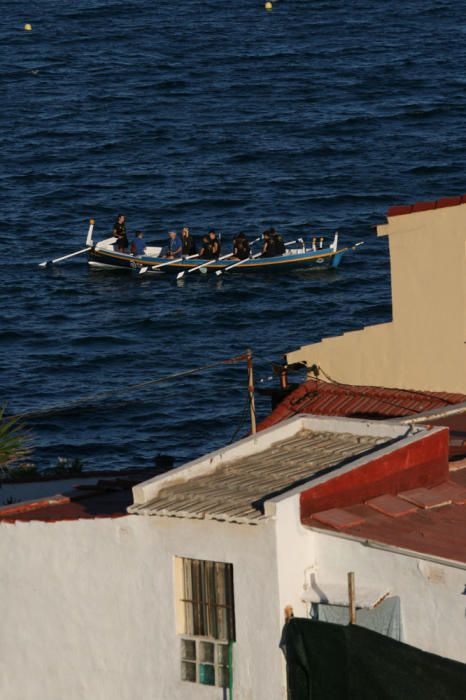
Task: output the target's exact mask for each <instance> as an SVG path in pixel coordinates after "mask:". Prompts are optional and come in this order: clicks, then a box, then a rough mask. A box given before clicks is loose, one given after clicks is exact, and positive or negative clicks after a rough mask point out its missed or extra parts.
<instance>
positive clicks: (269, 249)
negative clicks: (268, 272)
mask: <svg viewBox="0 0 466 700" xmlns="http://www.w3.org/2000/svg"><path fill="white" fill-rule="evenodd" d="M112 235H113V237H114V238H116V242H115V250H117V251H118V252H120V253H127V252H128V250H129V252H131V253H132V254H133V255H135V256H138V257H139V256H141V255H144V254H145V252H146V244H145V242H144V235H143V233H142V231H136V233H135V234H134V240H133V241H132V242H131V245H130V243H129V240H128V237H127V235H126V218H125V215H124V214H119V215H118V216H117V218H116V221H115V224H114V226H113V230H112ZM262 240H263V244H262V252H261V254H260V257H263V258H272V257H276V256H278V255H283V254H284V253H285V243H284V241H283V238H282V236H281V235H280V234H279V233H277V231H275V229H274V228H269V229H267V231H264V233H263V234H262ZM220 254H221V241H220V238H219V236H218V235H217V233H216V232H215V231H214V229H211V230H210V231H209V233H208V234H206V235H205V236H202V240H201V244H200V247H199V249H197V246H196V241H195V240H194V238H193V236H191V234H190V232H189V228H188V227H187V226H185V227H184V228H183V229H182V230H181V236H178V234H177V233H176V231H170V232H169V234H168V241H167V245H166V247H165V248H164V249H163V251H162V256H161V257H165V258H178V257H182V256H188V257H189V256H191V255H197V256H198V257H199V258H202V259H205V260H216V259H217V258H219V257H220ZM250 255H251V245H250V243H249V241H248V239H247V238H246V236H245V234H244V233H238V235H237V236H235V238H234V239H233V250H232V253H231V258H232V259H236V260H246V258H249V257H250Z"/></svg>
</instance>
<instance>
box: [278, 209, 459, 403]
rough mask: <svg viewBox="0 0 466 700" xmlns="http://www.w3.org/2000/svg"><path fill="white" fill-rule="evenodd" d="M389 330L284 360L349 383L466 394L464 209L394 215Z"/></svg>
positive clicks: (331, 341) (386, 230) (348, 336)
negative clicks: (306, 366) (310, 367)
mask: <svg viewBox="0 0 466 700" xmlns="http://www.w3.org/2000/svg"><path fill="white" fill-rule="evenodd" d="M377 233H378V235H380V236H384V235H388V236H389V237H390V238H389V243H390V261H391V277H392V313H393V321H392V322H391V323H386V324H380V325H376V326H369V327H367V328H364V329H362V330H359V331H354V332H351V333H345V334H344V335H342V336H338V337H332V338H326V339H324V340H323V341H321V342H320V343H315V344H314V345H307V346H303V347H301V348H299V349H298V350H296V351H294V352H290V353H288V354H287V361H288V362H290V363H291V362H299V361H306V362H307V365H308V366H311V365H312V364H314V363H316V364H318V365H320V366H321V367H322V368H323V369H324V370H325V371H326V372H327V373H328V374H329V375H330V376H331V377H332V378H334V379H336V380H338V381H341V382H346V383H349V384H362V385H371V384H373V385H377V386H390V387H399V388H402V389H424V390H431V391H452V392H464V393H466V204H461V205H458V206H453V207H445V208H441V209H434V210H429V211H425V212H417V213H412V214H405V215H402V216H394V217H391V218H390V219H389V220H388V223H387V224H384V225H382V226H378V229H377Z"/></svg>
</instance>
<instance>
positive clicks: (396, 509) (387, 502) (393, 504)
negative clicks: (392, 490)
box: [366, 493, 417, 518]
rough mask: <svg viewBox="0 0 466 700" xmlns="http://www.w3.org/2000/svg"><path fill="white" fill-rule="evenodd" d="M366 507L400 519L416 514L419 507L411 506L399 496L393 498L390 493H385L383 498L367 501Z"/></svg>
mask: <svg viewBox="0 0 466 700" xmlns="http://www.w3.org/2000/svg"><path fill="white" fill-rule="evenodd" d="M366 505H367V506H369V507H370V508H373V509H374V510H376V511H378V512H379V513H383V515H389V516H390V517H391V518H400V517H401V516H403V515H408V513H415V512H416V510H417V507H416V506H415V505H413V504H409V503H408V502H407V501H406V500H403V499H402V498H398V496H392V495H391V494H389V493H385V494H383V495H382V496H377V498H371V500H370V501H366Z"/></svg>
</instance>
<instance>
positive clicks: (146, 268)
mask: <svg viewBox="0 0 466 700" xmlns="http://www.w3.org/2000/svg"><path fill="white" fill-rule="evenodd" d="M148 269H149V268H148V267H141V268H140V269H139V274H140V275H144V274H145V273H146V272H147V270H148Z"/></svg>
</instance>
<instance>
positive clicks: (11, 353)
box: [0, 0, 466, 468]
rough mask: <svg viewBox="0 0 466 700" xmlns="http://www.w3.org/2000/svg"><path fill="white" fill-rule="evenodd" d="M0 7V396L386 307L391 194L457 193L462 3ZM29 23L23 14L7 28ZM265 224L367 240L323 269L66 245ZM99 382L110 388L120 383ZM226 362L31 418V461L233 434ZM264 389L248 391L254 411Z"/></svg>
mask: <svg viewBox="0 0 466 700" xmlns="http://www.w3.org/2000/svg"><path fill="white" fill-rule="evenodd" d="M25 8H26V3H18V2H6V3H3V4H2V10H3V16H2V24H1V26H0V39H1V41H0V67H1V85H2V93H3V99H2V109H1V110H0V127H1V130H0V134H1V137H0V138H1V156H2V168H1V172H0V203H1V213H2V218H3V227H2V242H3V255H2V259H3V260H2V285H1V291H0V295H1V296H0V304H1V333H0V349H1V357H0V372H1V377H0V383H1V396H2V400H3V401H5V402H8V409H9V411H10V412H19V411H31V410H37V409H41V408H45V407H47V406H50V405H53V404H57V403H60V404H61V403H66V402H68V401H73V400H74V399H76V398H80V397H84V396H88V395H92V394H94V393H96V392H100V391H104V390H111V389H117V388H118V389H123V388H124V387H125V386H127V385H130V384H134V383H137V382H142V381H145V380H148V379H152V378H156V377H158V376H161V375H164V374H168V373H171V372H174V371H177V370H184V369H189V368H191V367H195V366H197V365H200V364H205V363H208V362H212V361H215V359H217V358H224V357H229V356H231V355H235V354H237V353H239V352H242V351H243V350H244V349H245V348H246V347H248V346H250V347H251V348H252V349H253V350H254V352H255V355H256V358H257V359H256V375H257V379H258V381H259V380H263V381H262V386H265V385H268V379H267V378H268V377H269V375H270V363H269V360H270V359H280V355H281V354H282V353H283V351H285V350H290V349H294V348H295V347H297V346H299V345H301V344H304V343H308V342H311V341H315V340H318V339H319V338H320V337H322V336H325V335H329V334H338V333H341V332H343V331H346V330H350V329H354V328H357V327H360V326H362V325H367V324H371V323H377V322H381V321H386V320H388V319H389V318H390V281H389V273H388V253H387V247H386V241H385V240H384V239H376V238H375V236H374V232H373V229H372V228H371V226H372V225H373V224H375V223H377V222H381V221H383V220H384V216H385V213H386V209H387V207H388V206H389V205H391V204H395V203H404V202H412V201H416V200H419V199H429V198H436V197H439V196H444V195H449V194H458V193H462V192H464V190H465V177H464V146H465V130H464V115H465V105H466V97H465V94H466V93H465V83H466V78H465V75H466V73H465V38H466V37H465V27H466V20H465V19H464V13H463V12H462V6H461V5H460V4H458V3H457V4H452V3H447V2H425V1H422V2H421V0H417V1H416V0H413V1H410V0H408V1H407V2H403V3H401V2H398V1H394V2H391V3H373V2H369V1H365V2H363V1H360V2H358V1H356V2H354V3H350V4H349V3H343V2H340V1H336V0H335V1H330V0H327V1H325V2H318V1H316V2H310V1H305V0H296V1H292V0H281V1H280V2H277V3H276V4H275V6H274V9H273V11H272V12H265V11H264V9H263V6H262V3H260V2H252V1H251V0H237V1H236V2H234V3H219V2H213V1H210V0H207V1H204V2H196V1H195V0H190V1H188V0H182V1H181V2H177V3H174V2H173V0H171V1H170V2H169V1H168V0H159V1H158V2H149V1H148V0H140V1H137V2H134V1H133V2H128V1H127V0H125V1H118V0H115V1H112V2H110V1H109V2H104V1H103V0H87V1H85V0H83V1H82V2H76V3H63V2H57V1H55V0H40V1H38V0H36V2H30V3H27V12H28V15H27V16H26V15H25V14H24V12H25V11H26V10H25ZM25 22H31V23H32V26H33V30H32V31H31V32H25V31H24V30H23V25H24V23H25ZM120 210H122V211H124V212H125V213H126V215H127V217H128V223H129V229H130V231H134V230H135V229H136V228H141V229H142V230H143V231H144V232H145V234H146V238H147V239H149V240H151V239H153V240H154V239H160V237H161V236H163V235H165V232H166V231H167V229H168V228H171V227H176V228H178V229H179V228H180V227H181V226H182V225H184V224H188V225H190V226H191V228H192V230H193V231H194V233H198V234H199V233H203V232H205V230H206V229H207V227H210V226H215V227H216V228H217V229H218V230H220V231H222V232H223V233H224V235H225V237H226V238H228V236H230V235H232V234H233V233H235V232H237V231H238V230H241V229H242V230H245V231H246V232H247V233H249V234H250V235H251V236H253V235H255V234H256V235H257V233H258V232H261V231H262V230H263V229H264V228H265V227H266V226H270V225H275V226H276V227H277V228H279V229H280V231H281V232H282V233H284V234H285V236H286V237H294V236H295V234H300V235H301V234H302V233H307V232H319V233H320V232H324V233H333V231H334V230H335V229H337V228H338V229H339V230H340V232H341V236H342V241H343V242H344V243H351V242H353V241H356V240H360V239H365V240H367V244H366V246H364V247H363V248H361V249H359V251H358V252H357V253H355V254H354V255H352V256H351V257H350V256H348V257H347V258H346V259H345V260H344V262H343V264H342V266H341V268H340V269H339V270H338V272H335V273H329V274H321V273H319V274H312V273H311V274H309V273H308V274H305V273H295V274H293V275H288V276H277V277H273V276H259V275H258V276H254V277H250V276H248V277H243V276H241V275H238V276H232V277H230V278H228V279H224V280H222V281H221V282H219V281H218V280H217V279H214V277H213V276H211V275H207V276H202V277H201V276H200V275H199V276H197V277H196V276H195V275H190V276H189V279H187V280H186V282H185V283H184V284H183V285H177V284H176V282H175V281H174V280H173V278H172V277H169V278H155V279H154V278H153V277H152V278H149V277H146V278H144V277H139V278H136V277H131V275H126V274H121V273H105V272H101V271H100V272H96V271H92V270H89V269H87V267H86V265H85V264H84V261H82V260H81V261H79V260H74V261H73V260H71V261H69V262H68V263H64V264H63V265H62V266H59V267H56V268H54V269H52V270H43V269H39V268H38V267H37V263H38V262H40V261H41V260H44V259H47V258H49V257H53V256H54V255H59V254H61V253H66V252H69V251H72V250H75V249H78V248H79V247H81V246H82V244H83V241H84V239H85V234H86V229H87V221H88V219H89V217H91V216H92V217H94V218H95V219H96V234H97V236H99V235H101V236H104V235H107V234H108V232H109V230H110V227H111V224H112V222H113V219H114V216H115V214H116V213H117V212H118V211H120ZM117 399H118V400H117ZM245 400H246V395H245V370H244V367H242V366H235V367H225V368H220V369H216V370H212V371H210V372H208V373H205V374H202V375H199V376H196V377H189V378H185V379H183V380H179V381H176V382H172V383H169V384H163V385H160V386H155V387H152V388H151V389H148V390H146V391H139V392H133V393H131V394H128V393H127V394H123V395H119V396H118V397H115V399H107V400H105V401H103V402H100V403H99V404H98V405H94V406H93V407H87V408H81V409H80V410H75V411H71V412H69V413H66V414H60V415H53V416H49V417H42V418H34V419H31V420H30V426H31V428H32V430H33V433H34V436H35V443H36V454H35V458H36V461H37V462H38V464H39V465H40V466H49V465H50V464H52V463H54V462H55V460H56V458H57V456H59V455H63V456H68V457H81V458H82V459H83V460H84V461H85V463H86V466H88V467H97V468H100V467H120V466H127V465H130V464H131V465H146V464H150V462H151V460H152V459H153V456H154V455H155V454H156V453H157V452H159V451H164V452H170V453H172V454H174V455H175V456H176V457H177V459H178V460H181V459H184V458H186V457H191V456H195V455H198V454H200V453H203V452H205V451H206V450H207V449H211V448H214V447H216V446H219V445H221V444H223V443H225V442H226V441H228V440H229V439H230V438H231V436H232V434H233V432H234V430H235V429H236V428H237V426H238V424H239V421H240V417H241V414H242V412H243V410H244V406H245ZM267 410H268V401H267V400H265V399H259V400H258V411H259V412H260V413H262V414H264V413H265V412H266V411H267Z"/></svg>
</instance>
